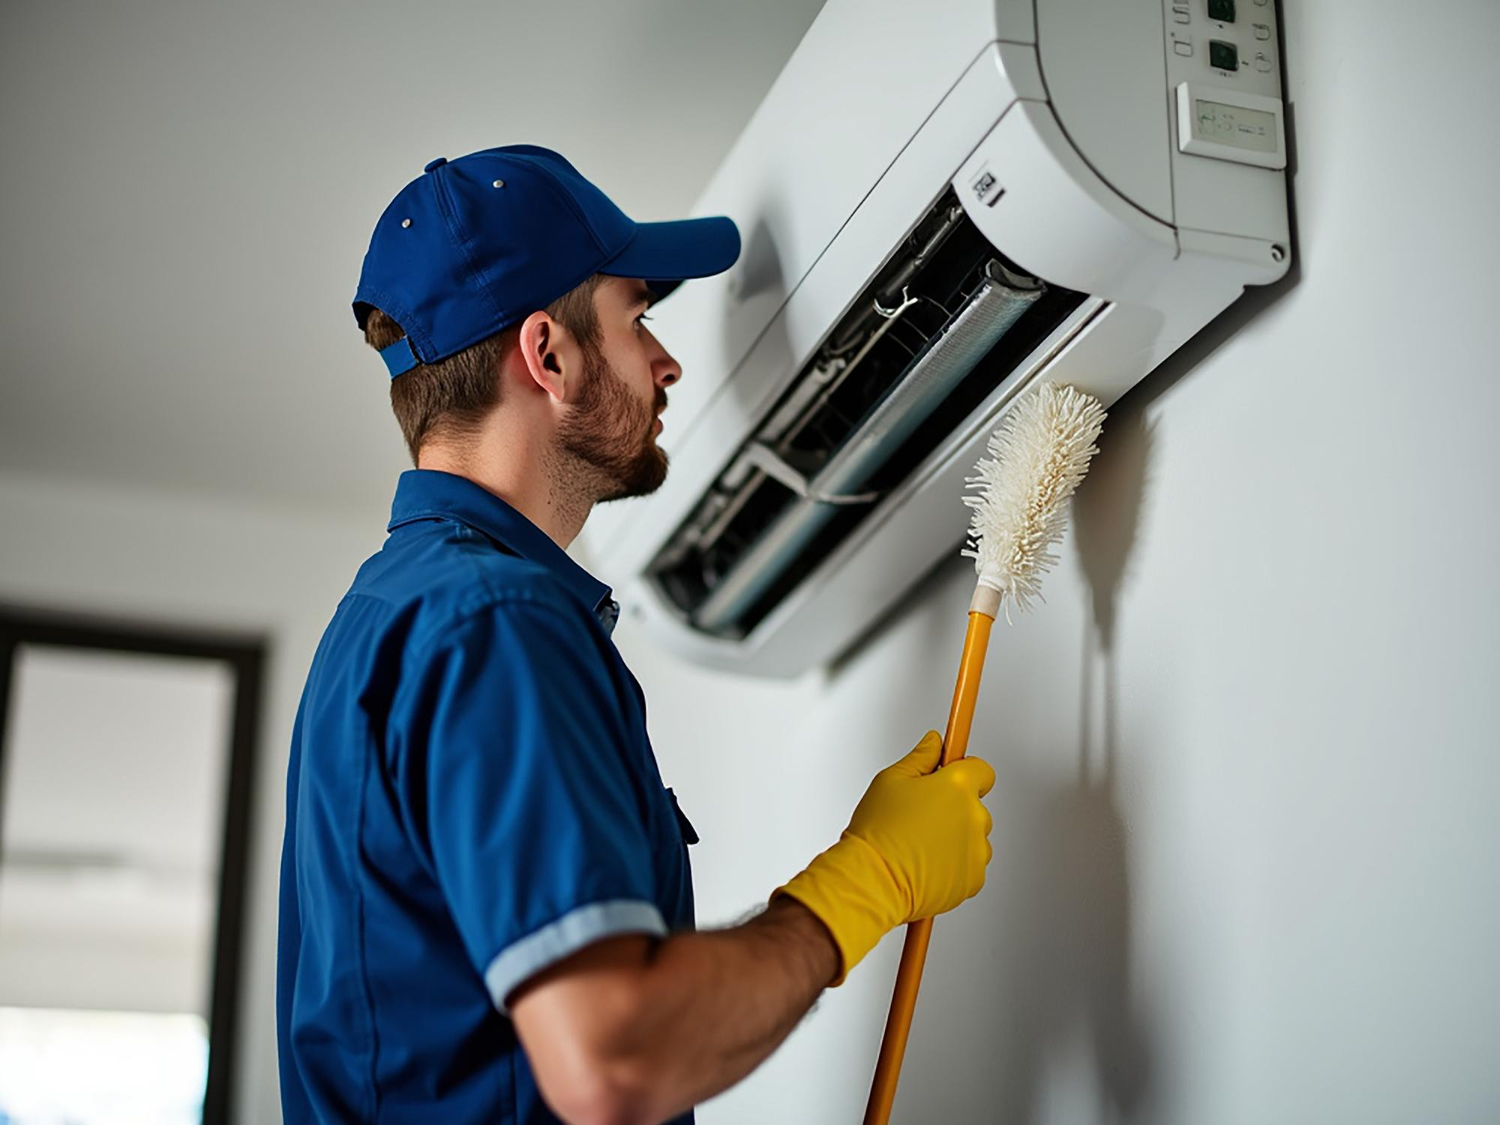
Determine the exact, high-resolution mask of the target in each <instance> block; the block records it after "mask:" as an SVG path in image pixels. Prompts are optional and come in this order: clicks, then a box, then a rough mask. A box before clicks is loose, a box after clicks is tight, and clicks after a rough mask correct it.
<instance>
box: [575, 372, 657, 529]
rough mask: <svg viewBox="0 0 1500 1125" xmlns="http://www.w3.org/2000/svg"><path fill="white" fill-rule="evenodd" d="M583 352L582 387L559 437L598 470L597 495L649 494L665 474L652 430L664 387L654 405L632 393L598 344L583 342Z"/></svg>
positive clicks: (610, 497) (606, 497)
mask: <svg viewBox="0 0 1500 1125" xmlns="http://www.w3.org/2000/svg"><path fill="white" fill-rule="evenodd" d="M583 352H584V358H583V380H584V381H583V390H582V392H581V393H580V394H579V396H578V401H577V402H576V403H575V404H574V407H573V412H572V414H571V415H569V417H568V419H567V420H566V421H565V422H564V423H563V425H562V427H561V429H560V430H559V432H558V443H559V444H560V445H561V447H562V449H563V452H565V453H567V454H570V455H572V456H573V457H575V458H577V459H578V460H579V461H581V462H583V464H585V465H588V466H589V467H590V468H592V469H594V470H596V471H597V473H598V474H599V477H600V478H601V486H602V491H601V493H600V495H598V496H597V497H596V498H595V499H596V501H598V502H602V501H605V500H623V499H625V498H627V497H630V496H646V495H649V494H650V493H652V492H655V491H656V490H657V489H658V488H660V487H661V485H662V482H663V481H664V480H666V479H667V455H666V453H665V452H663V451H662V450H661V449H659V448H658V447H657V445H656V442H655V441H654V440H653V434H652V430H653V429H654V427H655V424H656V416H657V415H658V414H659V413H661V411H662V410H664V409H666V405H667V393H666V391H664V390H662V388H661V387H657V388H656V403H655V409H653V408H652V407H649V406H647V405H646V404H645V403H643V402H641V400H640V399H638V398H636V397H635V395H633V394H631V393H630V388H629V387H627V386H626V385H625V383H624V381H623V380H622V379H620V377H619V376H617V375H616V374H615V373H614V371H613V370H612V369H611V368H610V366H609V363H608V361H606V360H605V358H604V355H603V354H602V353H601V352H600V351H599V349H598V348H596V347H592V346H586V347H585V348H584V349H583Z"/></svg>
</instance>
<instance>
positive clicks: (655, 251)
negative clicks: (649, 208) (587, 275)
mask: <svg viewBox="0 0 1500 1125" xmlns="http://www.w3.org/2000/svg"><path fill="white" fill-rule="evenodd" d="M739 256H740V231H739V228H738V227H736V226H735V225H734V220H733V219H730V218H726V217H725V216H723V215H715V216H713V217H711V218H707V219H679V220H677V221H676V222H670V223H637V224H636V225H635V235H634V237H632V238H631V240H630V241H629V242H628V243H626V244H625V249H623V250H621V251H620V252H619V253H618V254H616V255H615V256H614V257H613V258H611V259H610V260H609V261H607V262H605V263H604V264H603V265H602V266H600V267H599V271H598V272H600V273H606V274H609V275H610V276H612V277H638V278H640V279H641V280H642V281H644V282H645V283H646V284H647V285H649V286H651V291H652V292H653V293H655V294H656V298H657V300H661V298H663V297H665V296H666V295H667V294H668V293H670V292H672V290H674V289H676V288H677V287H678V286H679V285H681V284H682V283H683V282H684V281H687V280H688V279H689V278H694V277H711V276H713V275H714V274H716V273H723V272H724V271H725V270H727V269H728V268H729V267H730V266H732V265H734V263H735V261H736V260H737V259H738V258H739Z"/></svg>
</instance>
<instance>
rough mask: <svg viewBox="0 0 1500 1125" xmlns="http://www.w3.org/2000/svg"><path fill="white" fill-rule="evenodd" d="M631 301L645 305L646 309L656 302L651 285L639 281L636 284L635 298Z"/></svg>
mask: <svg viewBox="0 0 1500 1125" xmlns="http://www.w3.org/2000/svg"><path fill="white" fill-rule="evenodd" d="M633 303H634V304H637V305H645V306H646V307H647V308H648V309H649V308H650V307H651V306H652V305H654V304H656V294H655V293H653V292H651V286H649V285H647V284H646V283H645V282H644V281H642V282H639V283H638V284H637V285H636V290H635V300H634V302H633Z"/></svg>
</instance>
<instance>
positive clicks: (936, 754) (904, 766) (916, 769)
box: [892, 730, 943, 777]
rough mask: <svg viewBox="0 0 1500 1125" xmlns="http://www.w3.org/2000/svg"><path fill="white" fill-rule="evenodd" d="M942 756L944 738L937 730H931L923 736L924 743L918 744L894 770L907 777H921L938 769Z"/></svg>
mask: <svg viewBox="0 0 1500 1125" xmlns="http://www.w3.org/2000/svg"><path fill="white" fill-rule="evenodd" d="M942 756H943V736H942V735H940V734H938V732H937V731H935V730H930V731H928V732H927V733H926V734H924V735H923V736H922V741H921V742H919V743H917V745H916V746H915V747H913V749H912V751H911V752H910V753H909V754H907V755H906V756H905V757H904V758H902V759H901V760H900V761H899V762H897V763H896V764H895V765H894V766H893V767H892V768H893V769H894V770H895V771H896V772H897V773H900V774H904V775H905V776H907V777H921V776H922V775H923V774H928V773H931V772H932V771H933V770H935V769H937V766H938V761H939V760H940V759H941V758H942Z"/></svg>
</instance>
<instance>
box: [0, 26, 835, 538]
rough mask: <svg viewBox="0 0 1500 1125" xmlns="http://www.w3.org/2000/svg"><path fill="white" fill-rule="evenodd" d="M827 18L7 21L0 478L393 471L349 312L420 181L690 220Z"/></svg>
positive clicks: (143, 481)
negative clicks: (530, 191)
mask: <svg viewBox="0 0 1500 1125" xmlns="http://www.w3.org/2000/svg"><path fill="white" fill-rule="evenodd" d="M820 5H821V0H755V3H753V4H746V3H729V2H726V0H629V2H623V0H548V2H547V3H545V4H543V3H535V4H520V3H515V2H512V0H500V2H492V3H468V2H447V0H445V2H442V3H430V4H424V5H411V4H395V3H391V2H388V0H379V2H362V3H353V2H337V3H332V2H323V0H319V2H315V3H308V2H307V0H259V2H256V3H253V4H252V3H247V2H246V3H239V4H233V5H231V4H212V5H210V4H201V3H194V2H191V0H184V2H166V0H152V2H148V3H131V4H111V3H104V2H102V0H101V2H95V3H58V2H57V0H8V2H7V3H6V4H5V5H4V8H3V11H0V152H3V153H4V155H3V158H0V200H3V204H4V206H3V209H0V248H3V250H0V339H3V341H4V344H3V348H0V380H3V390H4V407H3V409H0V471H3V470H14V471H24V472H28V473H38V474H51V475H57V476H66V477H71V478H85V479H102V480H108V481H110V482H112V483H117V484H127V485H136V486H143V487H150V488H164V489H174V490H192V491H196V492H206V493H210V494H213V495H216V496H220V497H224V498H234V499H236V500H249V501H254V502H264V503H270V504H275V505H278V506H280V505H285V504H294V505H297V506H301V507H306V508H311V509H315V510H318V511H321V512H326V513H329V514H333V513H336V512H340V513H348V514H351V515H354V514H359V515H365V514H367V513H368V512H369V511H370V510H371V509H372V508H377V509H378V508H379V507H383V506H384V505H385V504H386V503H387V502H388V499H389V495H390V490H391V487H392V483H393V480H394V477H395V474H396V473H398V472H399V471H400V470H401V469H402V468H404V467H406V465H407V461H406V456H405V450H404V447H403V446H402V443H401V440H400V434H399V432H398V430H397V428H396V425H395V422H394V420H393V419H392V417H391V415H390V408H389V405H388V401H387V397H386V375H385V372H384V369H383V367H382V366H381V364H380V362H379V360H378V359H377V358H376V357H375V356H374V355H373V354H372V353H370V352H368V351H367V350H366V349H365V347H364V344H363V341H362V339H361V337H360V335H359V333H358V331H357V329H356V328H355V326H354V321H353V317H352V314H351V313H350V310H349V301H350V298H351V296H352V294H353V290H354V284H355V281H356V280H357V278H358V274H359V265H360V260H361V258H362V256H363V254H364V250H365V246H366V244H367V242H368V239H369V234H370V231H371V229H372V228H373V226H374V222H375V219H376V217H377V216H378V215H379V214H380V212H381V210H382V209H383V208H384V207H385V205H386V203H387V202H389V200H390V198H391V197H392V196H393V195H394V194H395V193H396V191H397V190H398V189H399V188H400V187H401V186H402V185H403V184H404V183H406V182H407V181H408V180H410V179H412V178H414V177H416V176H417V175H419V174H420V173H421V171H422V165H423V164H425V163H426V162H427V161H428V160H430V159H431V158H432V157H435V156H448V157H456V156H459V155H462V154H463V153H465V152H470V151H473V150H475V149H479V148H486V147H490V146H492V145H496V144H508V143H517V142H523V141H524V142H530V143H536V144H544V145H547V146H549V147H552V148H556V149H559V150H560V151H562V152H563V153H565V154H566V155H567V156H568V157H569V158H570V159H571V160H572V161H573V162H574V163H575V164H576V165H578V167H579V168H580V170H581V171H583V172H584V174H585V175H587V176H589V177H590V178H591V179H594V180H595V181H596V182H598V183H599V184H600V185H601V186H603V187H604V188H605V190H606V191H608V192H609V193H610V195H611V196H612V197H613V198H614V199H615V201H616V202H618V203H619V204H620V205H621V206H622V207H623V208H624V209H625V210H626V212H627V213H629V214H631V215H632V216H633V217H635V218H637V219H641V220H655V219H666V218H677V217H681V216H683V215H685V214H687V213H688V212H689V211H690V209H691V207H692V204H693V201H694V199H695V198H696V197H697V195H698V193H699V191H700V189H701V188H702V187H703V186H704V184H705V183H706V182H707V180H708V177H709V175H710V174H711V173H712V171H713V169H714V167H715V166H716V165H717V163H718V162H719V160H720V159H721V158H722V156H723V155H724V153H725V152H726V151H727V150H728V148H729V146H730V144H731V143H732V142H733V140H734V138H735V136H736V135H737V134H738V132H739V130H740V129H741V127H742V126H743V125H744V123H745V122H746V121H747V120H748V118H749V116H750V114H751V112H752V111H753V110H754V108H755V106H756V105H757V103H758V102H759V101H760V98H761V97H762V95H763V94H764V93H765V91H766V89H767V88H768V87H769V86H770V84H771V82H772V81H773V80H774V78H775V76H776V74H777V73H778V71H779V70H780V68H781V66H782V63H783V62H784V61H785V60H786V58H787V57H788V56H789V55H790V54H791V52H792V50H793V48H794V47H795V46H796V44H797V42H798V40H799V39H800V38H801V36H802V34H803V32H804V31H805V30H806V29H807V27H808V25H809V24H810V23H811V22H812V19H813V17H814V16H815V15H816V14H817V10H818V8H819V7H820Z"/></svg>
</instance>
